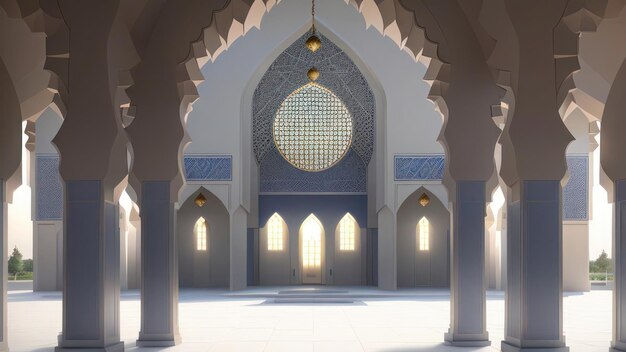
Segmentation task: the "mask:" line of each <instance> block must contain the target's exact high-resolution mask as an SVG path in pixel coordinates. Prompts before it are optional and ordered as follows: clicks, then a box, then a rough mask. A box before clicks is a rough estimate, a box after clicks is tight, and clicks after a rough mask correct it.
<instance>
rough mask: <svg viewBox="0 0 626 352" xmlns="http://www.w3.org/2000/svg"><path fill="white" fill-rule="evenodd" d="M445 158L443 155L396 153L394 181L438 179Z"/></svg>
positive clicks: (441, 176) (443, 166)
mask: <svg viewBox="0 0 626 352" xmlns="http://www.w3.org/2000/svg"><path fill="white" fill-rule="evenodd" d="M445 166H446V160H445V157H444V156H443V155H396V156H395V158H394V174H395V180H396V181H440V180H441V179H443V173H444V171H445Z"/></svg>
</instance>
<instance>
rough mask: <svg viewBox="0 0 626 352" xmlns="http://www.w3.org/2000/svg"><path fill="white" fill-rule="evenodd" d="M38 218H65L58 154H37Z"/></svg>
mask: <svg viewBox="0 0 626 352" xmlns="http://www.w3.org/2000/svg"><path fill="white" fill-rule="evenodd" d="M36 160H37V161H36V162H37V167H36V169H35V172H36V175H35V177H36V180H37V183H36V193H35V194H36V199H37V207H36V210H37V214H36V219H37V220H40V221H45V220H63V183H62V182H61V175H60V174H59V157H58V156H57V155H37V158H36Z"/></svg>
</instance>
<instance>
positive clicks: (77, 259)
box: [55, 181, 124, 352]
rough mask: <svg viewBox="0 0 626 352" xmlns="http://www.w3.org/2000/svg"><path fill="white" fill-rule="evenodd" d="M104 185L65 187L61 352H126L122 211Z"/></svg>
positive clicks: (73, 183) (76, 183)
mask: <svg viewBox="0 0 626 352" xmlns="http://www.w3.org/2000/svg"><path fill="white" fill-rule="evenodd" d="M104 192H105V190H104V186H103V182H102V181H67V182H66V183H65V221H64V223H65V238H64V240H63V241H64V242H63V246H64V257H65V258H64V261H63V271H64V275H63V277H64V280H63V332H62V333H61V335H60V336H59V346H58V347H57V348H56V349H55V350H56V351H57V352H61V351H85V350H89V351H107V352H109V351H123V350H124V343H123V342H121V341H120V331H119V305H120V287H119V275H120V269H119V263H120V262H119V252H120V249H119V246H120V243H119V236H117V231H116V228H117V226H118V225H119V224H118V222H119V216H118V212H117V210H118V209H117V206H116V205H115V204H113V203H111V202H109V201H106V200H105V196H104Z"/></svg>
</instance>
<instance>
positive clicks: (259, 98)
mask: <svg viewBox="0 0 626 352" xmlns="http://www.w3.org/2000/svg"><path fill="white" fill-rule="evenodd" d="M309 36H310V33H307V34H305V35H303V36H302V37H300V38H299V39H298V40H296V41H295V42H294V43H293V44H292V45H291V46H289V47H288V48H287V49H286V50H285V51H284V52H282V53H281V54H280V55H279V56H278V57H277V58H276V60H274V62H273V63H272V64H271V66H270V67H269V69H268V70H267V72H266V73H265V74H264V75H263V77H262V78H261V81H260V82H259V84H258V86H257V88H256V90H255V91H254V97H253V103H252V125H253V132H252V142H253V143H252V144H253V150H254V154H255V156H256V160H257V162H258V163H259V164H260V163H261V160H263V157H264V155H265V153H267V152H269V151H270V150H272V149H275V147H276V146H275V144H274V139H273V135H272V130H273V128H272V127H273V123H274V117H275V116H276V112H277V111H278V109H279V108H280V106H281V104H282V103H283V101H284V100H285V98H287V96H289V95H290V94H291V93H292V92H294V91H295V90H296V89H298V88H300V87H302V86H304V85H306V84H308V83H310V81H309V79H308V77H307V75H306V72H307V71H308V70H309V69H310V68H311V67H312V66H315V67H316V68H317V69H318V70H319V71H320V77H319V79H318V80H317V81H316V82H315V83H317V84H319V85H320V86H323V87H325V88H327V89H329V90H330V91H331V92H333V93H334V94H335V95H336V96H337V97H338V98H339V99H340V100H341V101H342V102H343V103H344V105H345V106H346V108H347V109H348V111H349V112H350V114H351V115H352V118H353V127H352V128H353V140H352V145H351V148H352V149H354V150H355V151H356V153H357V154H358V155H359V156H360V157H361V159H362V160H363V161H364V162H365V163H366V164H368V163H369V161H370V159H371V157H372V153H373V150H374V115H375V102H374V94H373V93H372V91H371V89H370V87H369V85H368V83H367V80H366V79H365V77H364V76H363V74H362V73H361V72H360V71H359V69H358V67H357V66H356V65H355V64H354V62H352V60H351V59H350V57H348V55H347V54H346V53H345V52H343V51H342V50H341V49H340V48H339V47H337V46H336V45H335V44H334V43H333V42H331V41H330V40H329V39H327V38H326V37H324V36H322V35H320V34H319V33H318V36H319V37H320V39H321V41H322V47H321V48H320V49H319V50H318V51H317V52H315V53H312V52H311V51H310V50H309V49H308V48H306V46H305V41H306V39H307V38H308V37H309Z"/></svg>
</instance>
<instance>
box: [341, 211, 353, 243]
mask: <svg viewBox="0 0 626 352" xmlns="http://www.w3.org/2000/svg"><path fill="white" fill-rule="evenodd" d="M355 232H356V221H355V220H354V218H353V217H352V215H350V214H349V213H348V214H346V215H345V216H344V217H343V218H342V219H341V221H340V222H339V250H341V251H353V250H354V247H355V244H354V237H355Z"/></svg>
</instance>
